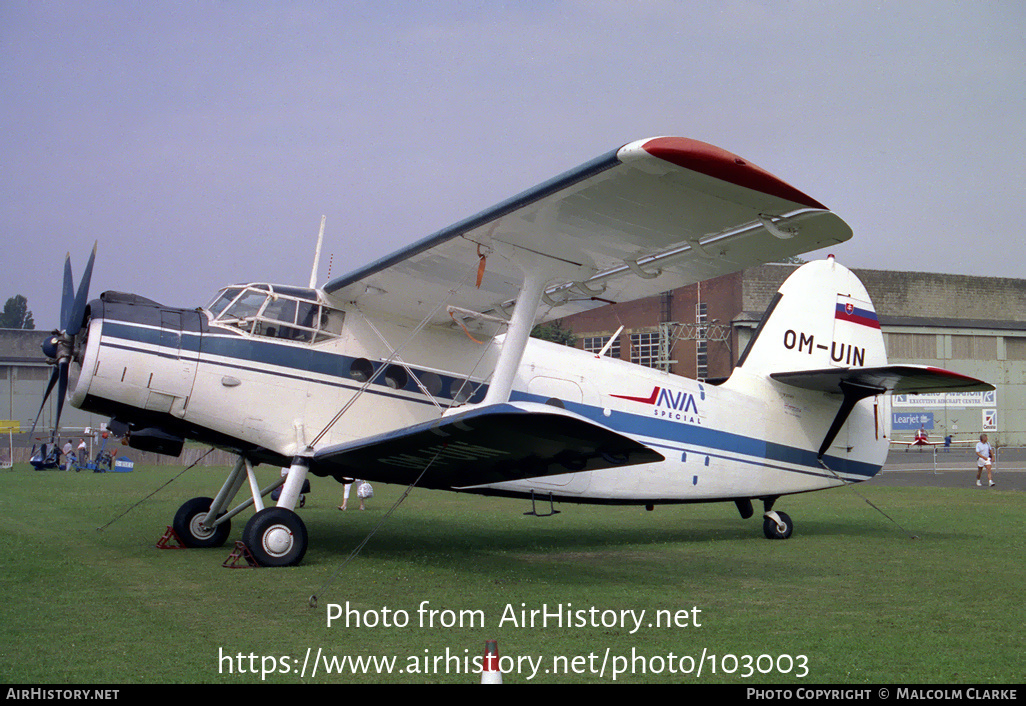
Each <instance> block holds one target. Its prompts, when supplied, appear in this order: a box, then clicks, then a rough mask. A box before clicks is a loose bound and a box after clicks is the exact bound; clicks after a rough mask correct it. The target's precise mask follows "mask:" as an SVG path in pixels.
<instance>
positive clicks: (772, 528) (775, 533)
mask: <svg viewBox="0 0 1026 706" xmlns="http://www.w3.org/2000/svg"><path fill="white" fill-rule="evenodd" d="M777 517H779V518H780V521H781V522H782V523H784V531H783V532H781V531H780V528H779V527H777V523H776V522H774V521H773V520H772V519H770V518H769V517H766V518H763V521H762V532H763V534H765V535H766V539H787V538H788V537H790V536H791V533H792V532H794V522H793V521H792V520H791V517H790V516H789V515H788V514H787V513H786V512H778V513H777Z"/></svg>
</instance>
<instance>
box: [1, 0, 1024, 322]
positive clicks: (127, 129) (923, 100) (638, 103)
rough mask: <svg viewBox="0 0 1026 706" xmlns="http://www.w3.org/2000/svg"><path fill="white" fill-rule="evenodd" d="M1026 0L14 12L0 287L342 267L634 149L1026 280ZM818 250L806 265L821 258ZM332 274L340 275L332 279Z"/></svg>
mask: <svg viewBox="0 0 1026 706" xmlns="http://www.w3.org/2000/svg"><path fill="white" fill-rule="evenodd" d="M1024 26H1026V4H1024V3H1022V2H1020V1H1017V0H1014V1H997V2H986V3H955V2H950V0H945V1H944V2H862V1H860V0H844V1H840V2H832V1H829V0H812V1H810V2H804V1H794V2H785V1H780V2H770V1H763V2H760V1H757V0H750V1H747V2H740V1H734V0H717V1H715V2H702V1H697V0H696V1H689V2H679V1H674V2H670V1H667V2H659V1H653V2H643V1H640V0H588V1H584V0H565V1H559V0H552V1H550V2H541V1H530V2H527V1H525V2H495V1H491V2H426V3H409V2H388V1H381V0H377V1H373V2H326V1H325V2H303V1H298V0H296V1H292V2H256V1H249V2H188V1H181V2H161V1H159V0H157V1H155V2H147V3H138V2H113V1H111V2H100V1H96V2H69V1H67V0H62V1H61V2H48V1H46V0H32V1H31V2H22V1H19V0H4V2H2V3H0V91H2V100H0V163H2V165H3V168H2V170H0V179H2V183H0V229H2V236H3V244H4V247H3V250H2V252H3V258H2V264H3V269H2V271H3V275H2V277H0V301H3V300H6V299H7V298H8V297H10V296H14V295H15V294H22V295H24V296H26V297H27V298H28V304H29V309H31V310H32V312H33V314H34V318H35V322H36V327H37V328H40V329H50V328H53V327H55V326H57V325H58V318H59V315H60V293H61V283H62V278H63V267H64V259H65V256H66V254H68V253H70V254H71V258H72V263H73V265H72V266H73V269H74V273H75V279H76V283H77V281H78V278H79V277H80V275H81V272H82V270H83V268H84V265H85V262H86V260H87V259H88V255H89V252H90V250H91V248H92V246H93V243H94V242H97V243H98V252H97V261H96V265H95V269H94V272H93V278H92V287H91V296H92V297H95V296H97V295H99V293H100V292H101V291H105V290H118V291H126V292H133V293H136V294H140V295H143V296H146V297H149V298H151V299H154V300H157V301H159V302H161V303H164V304H167V305H169V306H183V307H193V306H200V305H204V304H206V303H208V302H209V300H210V299H212V298H213V295H214V294H215V293H216V291H217V290H218V289H219V288H220V287H222V286H225V285H227V284H232V283H235V282H244V281H267V282H274V283H281V284H297V285H303V286H305V285H306V284H307V283H308V281H309V279H310V271H311V266H312V262H313V252H314V247H315V242H316V236H317V231H318V228H319V225H320V220H321V216H322V215H324V216H326V219H327V220H326V229H325V241H324V254H323V256H322V262H321V267H320V270H319V272H318V277H317V280H318V282H319V283H323V282H325V281H327V280H328V279H329V275H330V277H335V276H338V275H341V274H344V273H346V272H349V271H351V270H354V269H356V268H358V267H360V266H361V265H364V264H367V263H368V262H370V261H372V260H375V259H377V258H379V257H381V256H383V255H386V254H388V253H390V252H392V251H394V250H397V249H399V248H401V247H403V246H404V245H406V244H408V243H411V242H413V241H415V240H419V239H420V238H422V237H424V236H427V235H429V234H431V233H434V232H435V231H437V230H439V229H441V228H443V227H445V226H448V225H450V224H452V223H455V222H457V221H460V220H462V219H463V218H465V217H467V216H470V215H473V214H475V213H478V212H479V211H481V210H484V209H485V208H487V207H489V206H491V205H494V204H496V203H498V202H500V201H503V200H504V199H506V198H508V197H510V196H512V195H514V194H517V193H519V192H521V191H523V190H525V189H527V188H529V187H531V186H534V185H535V184H538V183H540V182H542V181H545V180H546V179H549V178H550V177H552V176H555V175H556V174H559V173H562V172H564V171H566V170H568V169H571V168H573V167H576V166H577V165H579V164H582V163H584V162H586V161H588V160H590V159H592V158H594V157H597V156H599V155H602V154H605V153H607V152H609V151H610V150H613V149H616V148H618V147H620V146H621V145H623V144H626V143H628V142H631V141H633V140H636V139H640V138H644V137H649V136H655V135H681V136H685V137H691V138H695V139H698V140H702V141H705V142H710V143H712V144H715V145H718V146H720V147H723V148H725V149H727V150H729V151H731V152H734V153H736V154H738V155H740V156H742V157H744V158H745V159H747V160H749V161H751V162H753V163H755V164H757V165H759V166H760V167H763V168H764V169H767V170H768V171H770V172H772V173H774V174H776V175H777V176H779V177H780V178H782V179H784V180H785V181H787V182H788V183H790V184H791V185H793V186H795V187H796V188H798V189H800V190H801V191H804V192H806V193H808V194H809V195H810V196H812V197H813V198H815V199H817V200H818V201H820V202H822V203H824V204H826V205H827V206H829V207H830V208H831V209H832V210H834V211H835V212H836V213H837V214H838V215H840V216H841V217H842V218H843V219H844V220H845V221H847V222H848V223H849V225H851V227H852V229H853V230H854V232H855V237H854V238H853V239H852V240H851V241H849V242H848V243H845V244H843V245H839V246H836V247H834V248H832V249H831V252H832V253H833V254H835V255H836V256H837V258H838V260H839V261H840V262H842V263H843V264H846V265H848V266H850V267H864V268H876V269H887V270H905V271H926V272H948V273H957V274H968V275H984V276H997V277H1015V278H1021V277H1026V273H1024V270H1023V259H1024V258H1023V254H1024V252H1023V251H1024V248H1023V245H1022V241H1021V239H1020V227H1019V221H1020V219H1021V215H1020V214H1021V210H1022V208H1023V205H1024V204H1026V173H1024V171H1026V170H1024V159H1026V157H1024V155H1026V120H1024V119H1023V118H1024V117H1026V40H1024V38H1023V34H1022V28H1023V27H1024ZM825 254H826V253H814V254H812V255H810V256H807V257H821V256H825ZM329 264H330V272H329Z"/></svg>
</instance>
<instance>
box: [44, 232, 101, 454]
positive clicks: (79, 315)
mask: <svg viewBox="0 0 1026 706" xmlns="http://www.w3.org/2000/svg"><path fill="white" fill-rule="evenodd" d="M95 259H96V243H94V244H93V252H92V253H91V254H90V255H89V263H88V264H87V265H86V268H85V273H84V274H83V275H82V281H81V282H79V285H78V291H77V292H76V290H75V282H74V278H73V277H72V275H71V253H68V256H67V259H65V261H64V289H63V293H62V296H61V321H60V326H61V327H60V328H59V329H54V330H53V333H52V334H51V335H50V337H49V338H47V339H46V340H45V341H43V346H42V348H43V355H45V356H46V361H47V362H48V363H50V365H52V366H54V368H53V372H52V373H51V374H50V381H49V382H48V383H47V385H46V392H45V393H44V394H43V402H42V404H40V405H39V412H38V413H37V414H36V420H35V421H34V422H32V431H31V432H30V433H29V436H31V435H32V434H35V431H36V425H37V424H38V423H39V417H40V416H41V415H42V414H43V408H44V407H46V401H47V400H48V399H49V398H50V393H51V392H53V388H54V387H55V386H56V387H57V395H58V397H57V415H56V417H54V420H53V431H52V432H51V435H50V436H51V439H52V438H53V437H54V436H56V434H57V429H58V428H59V427H60V421H61V410H63V409H64V398H65V397H66V396H67V394H68V370H69V368H70V366H71V360H72V356H73V355H74V353H75V337H76V336H77V335H78V333H79V331H81V330H82V324H83V319H85V308H86V304H87V303H88V301H89V280H90V279H91V278H92V276H93V261H94V260H95Z"/></svg>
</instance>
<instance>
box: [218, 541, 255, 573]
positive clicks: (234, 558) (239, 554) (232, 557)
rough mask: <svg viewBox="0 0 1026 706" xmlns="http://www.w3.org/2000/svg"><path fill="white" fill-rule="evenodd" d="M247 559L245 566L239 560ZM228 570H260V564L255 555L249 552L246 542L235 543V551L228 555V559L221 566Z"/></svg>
mask: <svg viewBox="0 0 1026 706" xmlns="http://www.w3.org/2000/svg"><path fill="white" fill-rule="evenodd" d="M240 559H245V560H246V563H245V564H240V563H239V560H240ZM221 566H222V567H224V568H226V569H259V568H260V564H259V563H257V560H256V558H255V557H254V556H253V553H252V552H251V551H249V547H247V546H246V545H245V543H244V542H235V549H233V550H232V553H231V554H229V555H228V558H227V559H225V560H224V563H222V564H221Z"/></svg>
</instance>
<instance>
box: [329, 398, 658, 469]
mask: <svg viewBox="0 0 1026 706" xmlns="http://www.w3.org/2000/svg"><path fill="white" fill-rule="evenodd" d="M662 460H664V457H663V456H662V455H661V454H659V453H658V452H656V451H654V450H653V449H651V448H649V447H647V446H645V445H644V444H640V443H638V442H637V441H634V440H633V439H631V438H629V437H626V436H623V435H621V434H618V433H616V432H614V431H611V430H610V429H607V428H606V427H603V426H601V425H599V424H595V423H594V422H592V421H589V420H588V419H586V418H584V417H582V416H580V415H577V414H574V413H573V412H568V411H566V410H564V409H559V408H557V407H552V406H550V405H544V404H538V403H532V402H518V403H511V404H496V405H488V406H486V407H476V408H473V409H470V410H468V411H466V412H461V413H459V414H454V415H452V416H447V417H443V418H441V419H436V420H433V421H430V422H425V423H423V424H417V425H415V426H412V427H407V428H405V429H399V430H396V431H393V432H388V433H385V434H379V435H377V436H374V437H370V438H368V439H360V440H358V441H354V442H351V443H346V444H340V445H337V446H331V447H328V448H325V449H322V450H320V451H318V452H317V453H316V454H315V455H314V457H313V459H312V463H311V468H310V470H311V472H313V473H315V474H316V475H319V476H333V477H335V478H336V479H338V480H342V479H343V478H361V479H366V480H377V481H381V482H384V483H400V484H409V483H412V482H413V481H414V480H416V479H417V477H418V476H420V474H421V471H423V470H424V469H425V467H427V468H428V471H427V473H425V474H424V477H423V479H422V480H421V482H420V483H419V484H418V485H420V486H421V487H425V488H461V487H467V486H474V485H486V484H491V483H501V482H505V481H510V480H518V479H521V478H535V477H540V476H551V475H559V474H563V473H571V472H577V471H596V470H601V469H604V468H613V467H618V466H627V465H634V464H639V463H653V462H657V461H662Z"/></svg>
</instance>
